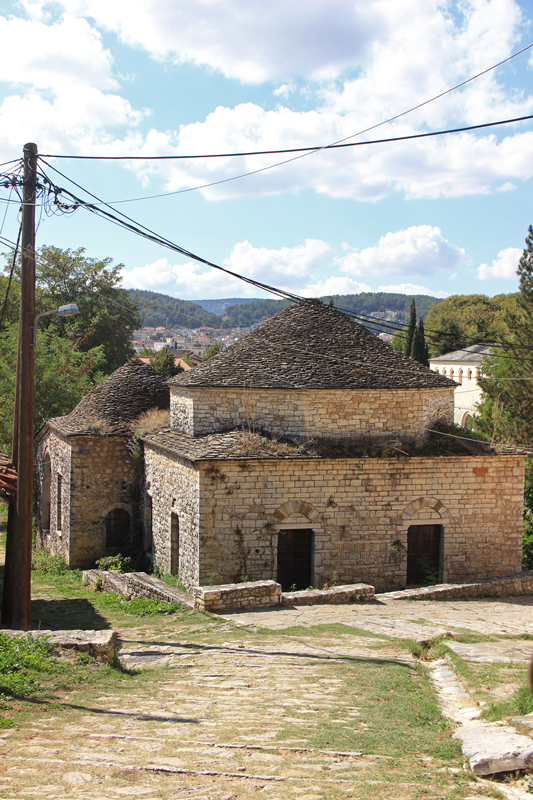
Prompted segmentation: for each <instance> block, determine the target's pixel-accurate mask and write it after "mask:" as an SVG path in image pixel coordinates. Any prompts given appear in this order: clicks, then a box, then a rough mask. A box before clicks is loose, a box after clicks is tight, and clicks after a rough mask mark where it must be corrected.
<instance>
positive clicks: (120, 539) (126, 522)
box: [105, 508, 131, 547]
mask: <svg viewBox="0 0 533 800" xmlns="http://www.w3.org/2000/svg"><path fill="white" fill-rule="evenodd" d="M130 525H131V517H130V515H129V514H128V512H127V511H125V510H124V509H123V508H113V509H112V510H111V511H110V512H109V514H108V515H107V517H106V518H105V546H106V547H124V545H128V544H129V543H130Z"/></svg>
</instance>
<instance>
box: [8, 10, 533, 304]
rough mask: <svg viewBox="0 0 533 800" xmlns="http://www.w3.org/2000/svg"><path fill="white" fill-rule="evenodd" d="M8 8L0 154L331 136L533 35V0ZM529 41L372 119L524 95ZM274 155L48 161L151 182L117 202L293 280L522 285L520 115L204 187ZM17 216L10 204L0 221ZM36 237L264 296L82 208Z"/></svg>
mask: <svg viewBox="0 0 533 800" xmlns="http://www.w3.org/2000/svg"><path fill="white" fill-rule="evenodd" d="M0 15H1V16H0V28H1V32H2V42H3V59H2V60H3V67H2V70H1V73H0V75H1V77H2V78H4V80H3V82H2V83H1V85H0V91H1V96H0V133H1V135H0V160H1V161H5V160H7V159H10V158H16V157H18V156H19V155H20V154H21V151H22V145H23V144H24V143H25V142H27V141H34V142H36V143H37V144H38V146H39V151H40V152H41V153H60V154H70V155H145V156H150V155H173V154H175V155H178V154H179V155H183V154H195V153H196V154H198V153H217V152H242V151H248V150H258V149H276V148H284V147H302V146H308V145H320V144H328V143H330V142H333V141H337V140H339V139H343V138H345V137H347V136H351V135H353V134H355V133H357V132H358V131H360V130H362V129H364V128H367V127H369V126H371V125H375V124H377V123H379V122H381V121H383V120H385V119H388V118H390V117H391V116H394V115H396V114H399V113H401V112H403V111H405V110H407V109H409V108H411V107H413V106H415V105H417V104H418V103H421V102H423V101H424V100H427V99H428V98H430V97H432V96H434V95H436V94H438V93H440V92H442V91H444V90H445V89H447V88H449V87H451V86H453V85H455V84H457V83H459V82H460V81H462V80H465V79H466V78H468V77H470V76H472V75H474V74H476V73H477V72H479V71H481V70H483V69H486V68H487V67H489V66H491V65H492V64H495V63H496V62H498V61H500V60H502V59H505V58H507V57H508V56H509V55H510V54H511V53H513V52H515V51H517V50H519V49H520V48H521V47H524V46H526V45H527V44H529V43H530V42H532V41H533V25H532V22H531V17H532V8H531V4H530V3H527V2H518V1H517V0H460V2H459V1H457V0H455V1H454V2H446V0H327V2H326V0H306V2H305V3H303V2H302V3H293V4H290V3H287V2H286V0H269V2H268V3H265V2H257V0H62V1H61V0H60V2H54V3H48V2H42V1H41V0H23V1H22V2H11V3H6V2H4V3H3V4H2V9H1V11H0ZM21 42H24V43H25V46H24V47H21ZM531 52H532V51H528V52H526V53H524V54H522V55H520V56H518V57H517V58H516V59H514V60H513V61H511V62H510V63H508V64H506V65H505V66H503V67H501V68H499V69H498V70H495V71H493V72H491V73H489V74H488V75H485V76H484V77H482V78H480V79H478V80H476V81H474V82H472V83H470V84H469V85H468V86H467V87H464V88H463V89H460V90H458V91H455V92H453V93H452V94H450V95H447V96H446V97H444V98H442V99H440V100H437V101H435V102H433V103H431V104H429V105H426V106H424V108H422V109H419V110H418V111H415V112H413V113H411V114H409V115H406V116H404V117H402V118H401V119H399V120H397V121H396V122H394V123H392V124H388V125H384V126H382V127H381V128H379V129H378V130H377V131H375V132H373V134H372V135H371V138H382V137H388V136H403V135H408V134H411V133H419V132H425V131H430V130H437V129H442V128H446V127H459V126H466V125H475V124H478V123H484V122H489V121H494V120H499V119H505V118H512V117H517V116H523V115H527V114H531V113H533V94H532V93H531V91H530V86H531V76H532V67H533V60H532V56H531ZM359 138H362V139H364V138H368V135H367V136H363V137H359ZM277 160H278V159H277V158H276V157H272V156H254V157H247V158H238V159H230V158H226V159H217V160H207V159H203V160H196V161H180V162H169V161H163V162H161V161H160V162H134V163H123V162H99V161H90V162H89V161H87V162H84V161H75V160H70V161H69V160H59V159H56V160H54V159H50V163H51V164H52V165H53V166H55V167H57V168H58V169H60V170H61V171H62V172H64V173H65V174H66V175H67V176H69V177H70V178H72V179H73V180H75V181H76V182H78V183H80V184H81V185H82V186H84V187H86V188H87V189H89V190H90V191H92V192H94V194H96V195H98V196H100V197H102V198H103V199H104V200H106V201H109V202H113V201H118V200H126V199H131V198H148V197H149V196H151V195H155V194H163V195H164V196H163V197H159V198H156V199H142V200H137V201H135V202H127V203H121V204H119V205H117V208H119V209H120V210H121V211H123V212H124V213H126V214H128V215H130V216H132V217H133V218H135V219H136V220H138V221H140V222H142V223H143V224H144V225H147V226H148V227H152V228H154V229H155V230H156V231H157V232H159V233H161V234H162V235H164V236H166V237H167V238H169V239H171V240H172V241H175V242H176V243H178V244H179V245H181V246H182V247H184V248H187V249H188V250H190V251H193V252H195V253H198V254H199V255H201V256H203V257H204V258H207V259H209V260H211V261H214V262H216V263H220V264H223V265H224V266H227V267H228V268H229V269H231V270H233V271H235V272H239V273H241V274H244V275H247V276H249V277H252V278H254V279H256V280H259V281H263V282H266V283H269V284H273V285H275V286H280V287H282V288H285V289H288V290H290V291H294V292H297V293H299V294H303V295H308V296H313V295H317V294H328V293H349V292H357V291H368V290H373V291H377V290H382V291H401V292H405V293H407V294H409V293H413V292H417V293H429V294H433V295H437V296H441V297H444V296H447V295H449V294H454V293H459V294H462V293H474V292H476V293H484V294H489V295H493V294H497V293H500V292H510V291H515V290H516V287H517V280H516V276H515V271H516V265H517V262H518V258H519V255H520V252H521V250H522V247H523V243H524V238H525V236H526V234H527V229H528V225H529V224H530V223H533V215H532V214H531V211H530V195H531V181H532V178H533V126H532V124H531V122H529V121H528V122H524V123H518V124H514V125H509V126H505V127H504V128H498V129H490V130H485V131H482V132H476V133H464V134H459V135H453V136H447V137H442V138H434V139H429V140H427V139H426V140H422V141H419V142H405V143H397V144H383V145H373V146H369V147H361V148H353V149H351V148H349V149H343V150H338V151H335V152H332V151H329V152H322V153H316V154H313V155H309V156H307V157H305V158H302V159H299V160H297V161H295V162H293V163H290V164H286V165H283V166H279V167H276V168H274V169H269V170H267V171H265V172H262V173H260V174H258V175H253V176H250V177H246V178H242V179H239V180H234V181H230V182H226V183H222V184H219V185H218V186H215V187H211V188H208V189H202V190H194V189H195V187H197V186H201V185H203V184H206V183H211V182H214V181H220V180H224V179H227V178H230V177H232V176H235V175H238V174H240V173H242V172H247V171H251V170H254V169H259V168H261V167H266V166H268V165H270V164H273V163H275V162H276V161H277ZM47 169H48V168H47ZM48 172H49V174H51V175H52V174H53V173H52V172H51V170H49V169H48ZM56 178H57V182H58V183H60V184H61V185H67V184H66V181H65V180H64V179H63V178H59V177H58V176H56ZM190 189H193V191H187V192H183V190H190ZM172 192H181V193H180V194H171V193H172ZM3 196H4V197H5V196H6V192H5V191H4V195H3ZM17 229H18V222H17V210H16V207H14V206H10V207H9V208H8V212H7V216H6V219H5V224H4V229H3V235H4V236H6V237H7V238H10V239H14V238H16V232H17ZM38 244H54V245H57V246H59V247H71V248H77V247H85V248H86V251H87V255H90V256H93V257H96V258H100V257H105V256H110V257H112V258H113V259H114V260H115V261H116V262H121V263H123V264H124V284H125V285H126V286H128V287H137V288H146V289H153V290H154V291H159V292H164V293H168V294H171V295H174V296H177V297H183V298H187V299H194V298H216V297H234V296H241V297H244V296H261V294H260V293H259V292H257V291H256V290H254V289H253V288H251V287H249V286H247V285H246V284H243V283H241V282H239V281H237V280H234V279H231V278H227V277H225V276H223V275H222V274H220V273H217V272H212V271H211V270H209V269H206V268H204V267H201V266H200V265H198V264H196V263H194V262H191V261H190V260H188V259H186V258H182V257H178V256H177V255H175V254H174V253H172V252H170V251H165V250H163V249H161V248H160V247H158V246H156V245H155V244H150V243H148V242H145V241H143V240H141V239H138V238H136V237H134V236H133V235H131V234H129V233H127V232H125V231H122V230H120V229H118V228H117V227H115V226H113V225H109V224H106V223H105V222H104V221H102V220H98V219H95V218H94V217H92V216H91V215H90V214H88V213H87V212H84V211H82V210H80V211H78V212H77V213H76V214H73V215H71V216H53V217H47V216H44V217H43V218H42V220H41V222H40V226H39V230H38Z"/></svg>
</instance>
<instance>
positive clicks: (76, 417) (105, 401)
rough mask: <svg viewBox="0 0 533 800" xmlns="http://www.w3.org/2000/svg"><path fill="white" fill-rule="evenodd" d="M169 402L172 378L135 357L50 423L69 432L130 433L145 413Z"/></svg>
mask: <svg viewBox="0 0 533 800" xmlns="http://www.w3.org/2000/svg"><path fill="white" fill-rule="evenodd" d="M169 406H170V390H169V386H168V382H167V381H166V380H165V378H164V377H163V376H162V375H161V373H159V372H156V370H155V369H154V368H153V367H151V366H150V365H149V364H143V363H142V361H139V360H138V359H135V358H134V359H133V360H132V361H128V363H127V364H124V366H123V367H119V369H117V370H115V372H113V373H112V374H111V375H110V376H109V377H108V378H106V379H105V380H103V381H102V383H99V384H98V386H95V387H94V389H91V391H90V392H89V393H88V394H87V395H85V397H84V398H83V400H81V402H79V403H78V405H77V406H76V408H75V409H74V410H73V411H71V412H70V414H67V415H66V416H64V417H54V418H52V419H49V420H48V424H49V425H50V426H51V427H52V428H56V429H57V430H58V431H59V432H60V433H62V434H63V435H66V436H79V435H91V434H92V435H95V436H98V435H99V436H110V435H111V436H117V435H129V434H130V433H131V431H132V423H133V422H134V421H135V420H136V419H137V418H138V417H139V416H140V415H141V414H144V413H145V412H146V411H149V410H150V409H152V408H169Z"/></svg>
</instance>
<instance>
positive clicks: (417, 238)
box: [334, 225, 466, 277]
mask: <svg viewBox="0 0 533 800" xmlns="http://www.w3.org/2000/svg"><path fill="white" fill-rule="evenodd" d="M465 261H466V254H465V251H464V250H463V249H462V248H460V247H455V246H454V245H451V244H450V243H449V242H448V241H447V239H445V238H444V237H443V235H442V232H441V230H440V228H437V227H432V226H431V225H413V226H412V227H410V228H407V230H403V231H396V232H394V233H392V232H389V233H387V234H385V236H382V237H381V239H380V240H379V242H378V243H377V244H376V245H374V246H373V247H367V248H365V249H364V250H359V251H357V250H355V251H353V252H351V253H348V254H347V255H345V256H342V257H340V258H336V259H334V264H335V266H338V267H339V268H340V270H341V272H347V273H350V274H352V275H359V276H361V277H370V276H372V275H376V276H383V275H413V276H414V275H417V276H418V275H420V276H422V277H429V276H430V275H435V274H436V273H438V272H442V271H443V270H448V269H455V268H456V267H458V266H459V265H461V264H463V263H465Z"/></svg>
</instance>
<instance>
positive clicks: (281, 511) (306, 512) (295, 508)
mask: <svg viewBox="0 0 533 800" xmlns="http://www.w3.org/2000/svg"><path fill="white" fill-rule="evenodd" d="M293 514H300V515H301V516H302V517H306V518H307V519H308V520H309V522H313V521H314V520H316V519H317V518H318V511H317V510H316V508H315V507H314V506H312V505H311V503H306V502H302V501H300V500H287V502H286V503H283V505H282V506H279V507H278V508H276V510H275V511H274V512H273V513H272V514H269V515H268V521H269V523H270V524H271V525H280V524H281V523H283V522H285V520H286V519H287V518H288V517H290V516H292V515H293Z"/></svg>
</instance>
